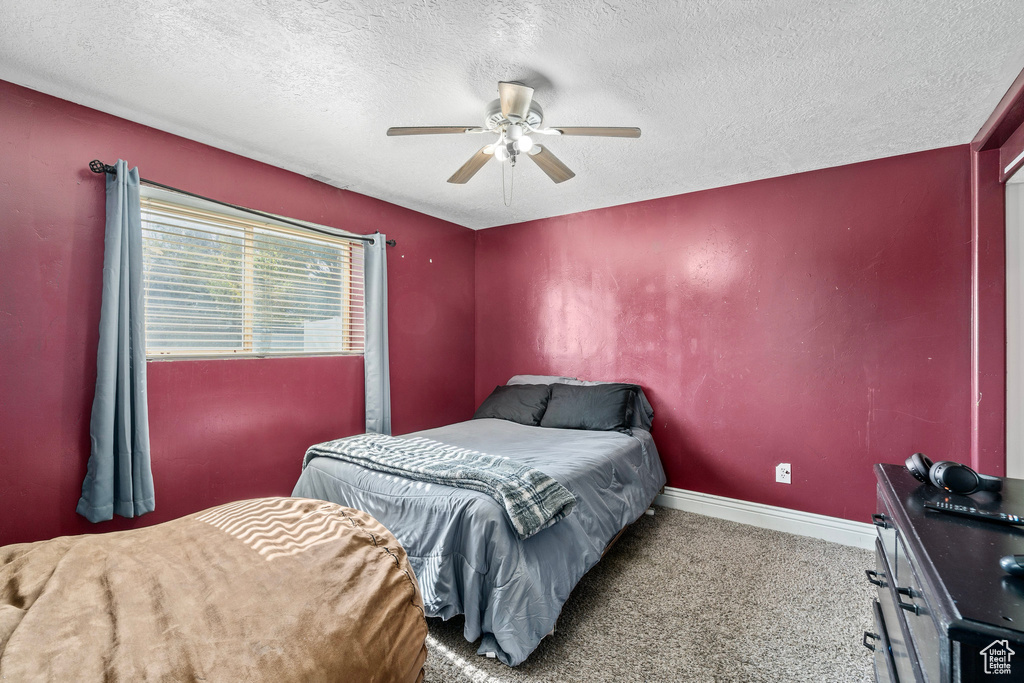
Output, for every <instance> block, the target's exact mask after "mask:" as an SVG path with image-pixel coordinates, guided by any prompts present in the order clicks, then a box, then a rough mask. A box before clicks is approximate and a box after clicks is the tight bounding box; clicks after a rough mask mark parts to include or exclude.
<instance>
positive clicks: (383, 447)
mask: <svg viewBox="0 0 1024 683" xmlns="http://www.w3.org/2000/svg"><path fill="white" fill-rule="evenodd" d="M317 456H326V457H328V458H336V459H338V460H344V461H345V462H350V463H353V464H355V465H360V466H362V467H365V468H367V469H370V470H374V471H375V472H385V473H387V474H394V475H397V476H399V477H404V478H406V479H413V480H415V481H423V482H428V483H431V484H444V485H446V486H455V487H458V488H464V489H472V490H473V491H479V492H481V493H485V494H487V495H488V496H490V497H491V498H493V499H494V500H496V501H497V502H498V504H499V505H501V506H502V507H503V508H505V512H506V513H507V514H508V518H509V521H511V522H512V526H513V527H514V528H515V530H516V533H517V534H518V535H519V538H529V537H530V536H533V535H534V534H535V533H537V532H538V531H540V530H541V529H545V528H547V527H549V526H551V525H552V524H554V523H555V522H557V521H558V520H560V519H562V518H563V517H565V516H566V515H568V514H569V513H570V512H572V509H573V508H574V507H576V498H575V497H574V496H573V495H572V494H571V493H570V492H569V490H568V489H566V488H565V487H564V486H562V485H561V484H559V483H558V482H557V481H555V480H554V479H552V478H551V477H549V476H548V475H546V474H544V473H543V472H541V471H539V470H535V469H533V468H532V467H527V466H526V465H521V464H519V463H516V462H514V461H512V460H509V459H508V458H502V457H499V456H497V455H487V454H486V453H480V452H479V451H471V450H469V449H466V448H458V447H456V446H449V445H448V444H443V443H440V442H438V441H432V440H431V439H424V438H422V437H413V438H410V439H399V438H397V437H393V436H385V435H383V434H361V435H359V436H352V437H348V438H345V439H336V440H335V441H328V442H326V443H321V444H316V445H315V446H310V448H309V450H307V451H306V457H305V459H304V460H303V462H302V467H303V469H305V467H306V465H307V464H308V463H309V461H310V460H312V459H313V458H315V457H317Z"/></svg>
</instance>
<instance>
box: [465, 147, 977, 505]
mask: <svg viewBox="0 0 1024 683" xmlns="http://www.w3.org/2000/svg"><path fill="white" fill-rule="evenodd" d="M969 173H970V156H969V149H968V147H967V146H961V147H953V148H946V149H939V150H934V151H929V152H922V153H918V154H911V155H906V156H899V157H893V158H888V159H881V160H877V161H870V162H865V163H860V164H854V165H850V166H843V167H838V168H830V169H826V170H821V171H814V172H810V173H803V174H799V175H793V176H787V177H782V178H775V179H770V180H764V181H759V182H753V183H747V184H743V185H736V186H732V187H725V188H720V189H715V190H708V191H704V192H696V193H692V194H686V195H680V196H675V197H668V198H664V199H658V200H653V201H648V202H641V203H636V204H629V205H625V206H618V207H613V208H609V209H602V210H598V211H590V212H586V213H580V214H573V215H569V216H563V217H558V218H551V219H547V220H541V221H534V222H531V223H524V224H519V225H514V226H506V227H501V228H495V229H491V230H484V231H481V232H479V233H477V237H476V239H477V251H476V301H477V311H476V352H477V356H476V399H477V401H478V402H479V401H480V400H482V399H483V398H484V397H485V396H486V395H487V393H488V392H489V391H490V390H491V389H493V387H494V386H495V385H496V384H501V383H504V382H505V380H507V379H508V378H509V376H511V375H513V374H516V373H537V374H567V375H575V376H579V377H581V378H586V379H604V380H612V379H616V380H628V381H634V382H638V383H640V384H642V385H643V386H644V388H645V390H646V391H647V393H648V396H649V398H650V400H651V402H652V403H653V405H654V408H655V411H656V415H655V423H656V424H655V427H654V435H655V438H656V441H657V444H658V448H659V450H660V451H661V455H662V460H663V461H664V464H665V468H666V470H667V472H668V478H669V485H671V486H675V487H679V488H685V489H691V490H696V491H703V492H707V493H712V494H718V495H723V496H728V497H732V498H741V499H746V500H751V501H756V502H761V503H767V504H771V505H779V506H783V507H787V508H794V509H798V510H805V511H809V512H816V513H820V514H825V515H833V516H837V517H845V518H848V519H855V520H860V521H867V520H868V516H869V515H870V514H871V512H872V511H873V510H874V477H873V474H872V469H871V465H872V464H873V463H876V462H902V461H903V459H904V458H905V457H906V456H908V455H909V454H911V453H912V452H914V451H918V450H920V451H924V452H925V453H928V454H929V455H930V456H931V457H932V458H933V459H936V460H937V459H947V458H948V459H954V460H960V461H966V460H968V457H969V446H970V443H969V441H970V438H969V433H970V414H969V399H968V397H969V389H970V380H969V377H970V339H971V335H970V310H971V309H970V274H971V259H970V244H969V242H970V238H971V221H970V201H969V191H970V187H969ZM779 462H789V463H792V465H793V483H792V484H791V485H783V484H776V483H774V467H775V465H776V464H777V463H779Z"/></svg>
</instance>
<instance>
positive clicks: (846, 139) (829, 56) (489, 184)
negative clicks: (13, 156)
mask: <svg viewBox="0 0 1024 683" xmlns="http://www.w3.org/2000/svg"><path fill="white" fill-rule="evenodd" d="M0 19H2V21H0V78H2V79H4V80H9V81H13V82H15V83H18V84H21V85H26V86H28V87H30V88H34V89H36V90H41V91H43V92H46V93H50V94H53V95H56V96H58V97H62V98H64V99H68V100H71V101H74V102H78V103H81V104H84V105H87V106H89V107H93V108H96V109H100V110H102V111H106V112H110V113H112V114H116V115H118V116H122V117H125V118H127V119H131V120H133V121H138V122H140V123H144V124H147V125H150V126H154V127H156V128H160V129H163V130H166V131H170V132H172V133H177V134H180V135H183V136H185V137H188V138H192V139H195V140H199V141H201V142H205V143H208V144H211V145H214V146H216V147H220V148H223V149H226V150H230V151H232V152H236V153H239V154H243V155H245V156H249V157H252V158H254V159H259V160H261V161H266V162H268V163H272V164H275V165H278V166H282V167H284V168H287V169H290V170H293V171H296V172H298V173H302V174H305V175H309V176H314V177H317V178H319V179H326V182H329V183H331V184H333V185H337V186H339V187H347V188H348V189H351V190H353V191H356V192H360V193H363V194H367V195H370V196H373V197H379V198H381V199H384V200H386V201H389V202H393V203H395V204H400V205H402V206H406V207H409V208H412V209H415V210H417V211H421V212H423V213H427V214H430V215H433V216H438V217H441V218H444V219H447V220H450V221H453V222H455V223H458V224H461V225H465V226H468V227H471V228H484V227H490V226H494V225H502V224H506V223H516V222H520V221H524V220H530V219H534V218H542V217H547V216H555V215H561V214H567V213H573V212H577V211H583V210H587V209H593V208H598V207H603V206H610V205H614V204H623V203H626V202H634V201H639V200H643V199H652V198H655V197H662V196H667V195H673V194H680V193H683V192H690V191H693V190H699V189H704V188H709V187H716V186H721V185H728V184H733V183H738V182H744V181H748V180H754V179H758V178H766V177H771V176H779V175H785V174H789V173H794V172H799V171H806V170H811V169H815V168H823V167H827V166H835V165H839V164H845V163H851V162H855V161H862V160H866V159H873V158H878V157H884V156H890V155H893V154H901V153H906V152H914V151H918V150H923V149H930V148H934V147H941V146H945V145H952V144H960V143H965V142H969V141H970V140H971V138H972V137H973V136H974V134H975V133H976V132H977V130H978V129H979V128H980V127H981V125H982V123H984V121H985V119H986V118H987V116H988V114H989V113H990V112H991V111H992V109H993V108H994V107H995V105H996V103H997V102H998V101H999V99H1000V97H1001V96H1002V95H1003V93H1004V92H1005V91H1006V89H1007V88H1008V87H1009V85H1010V84H1011V82H1012V81H1013V79H1014V77H1015V76H1016V75H1017V73H1018V72H1019V71H1020V70H1021V68H1022V67H1024V41H1021V40H1020V36H1021V35H1022V33H1024V2H1021V0H989V1H987V2H978V1H969V0H951V1H948V2H935V1H932V2H923V1H920V0H918V1H914V0H901V1H900V2H892V1H891V0H886V1H877V2H864V1H854V0H832V1H830V2H821V1H819V0H779V1H777V2H750V1H749V0H724V1H723V0H691V1H688V2H682V1H680V2H667V1H662V0H659V1H657V2H653V3H652V2H639V1H617V0H603V1H602V0H596V1H595V0H587V1H584V0H565V1H563V2H542V1H540V0H533V1H523V0H505V1H504V2H500V3H485V2H443V1H442V0H404V1H398V2H385V1H382V0H374V1H372V2H369V1H368V2H352V1H346V0H216V1H214V0H177V1H175V0H144V1H142V0H120V1H119V2H110V1H109V0H78V1H77V2H71V1H57V0H34V1H32V2H26V1H25V0H0ZM499 80H519V81H522V82H524V83H526V84H527V85H530V86H533V87H534V88H536V94H535V98H536V99H537V101H539V102H540V103H541V104H542V105H543V107H544V111H545V117H546V118H545V123H546V124H549V125H567V126H639V127H640V128H642V129H643V137H641V138H640V139H638V140H630V139H608V138H578V137H577V138H557V139H550V140H548V139H545V144H547V146H548V147H549V149H551V151H552V152H554V153H555V154H556V155H558V156H559V157H560V158H561V159H562V160H563V161H564V162H565V163H566V164H567V165H568V166H569V167H571V168H572V169H573V170H574V171H575V172H576V177H575V178H574V179H572V180H570V181H568V182H565V183H562V184H560V185H555V184H553V183H552V182H551V181H550V180H549V179H548V178H547V177H546V176H545V175H544V174H543V173H542V172H541V171H540V169H539V168H537V167H536V166H534V165H533V164H532V163H530V162H528V161H523V162H522V163H521V164H520V165H519V166H518V167H517V168H516V169H515V175H514V194H513V197H512V205H511V207H506V206H505V205H504V202H503V199H502V173H501V166H499V164H498V163H496V162H494V161H492V162H491V163H489V164H488V165H487V166H485V167H484V169H483V170H482V171H481V172H480V173H479V174H478V175H477V176H476V177H475V178H473V179H472V180H471V181H470V182H469V184H467V185H463V186H459V185H450V184H448V183H446V182H445V180H446V179H447V178H448V176H450V175H451V174H452V173H453V172H454V171H455V169H457V168H458V167H459V166H460V165H461V164H462V163H463V162H464V161H465V160H466V159H468V158H469V157H470V155H472V154H473V153H474V152H475V151H476V150H477V149H478V148H479V147H480V146H481V145H482V144H484V142H485V141H486V140H484V138H483V137H482V136H477V135H462V136H450V135H449V136H424V137H400V138H389V137H385V134H384V132H385V130H386V129H387V128H388V126H419V125H461V124H470V125H479V124H480V123H481V122H482V119H483V111H484V106H485V105H486V103H487V102H489V101H490V100H492V99H494V98H495V97H497V90H496V89H497V82H498V81H499ZM85 161H87V160H83V163H84V162H85ZM129 161H131V160H129ZM506 180H507V179H506ZM192 189H196V190H200V191H201V188H192Z"/></svg>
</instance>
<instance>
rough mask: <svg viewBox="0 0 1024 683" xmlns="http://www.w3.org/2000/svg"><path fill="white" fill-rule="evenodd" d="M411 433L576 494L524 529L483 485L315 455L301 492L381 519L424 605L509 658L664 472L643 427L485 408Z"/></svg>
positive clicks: (487, 649)
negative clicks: (461, 623)
mask: <svg viewBox="0 0 1024 683" xmlns="http://www.w3.org/2000/svg"><path fill="white" fill-rule="evenodd" d="M406 436H410V437H411V436H421V437H425V438H428V439H433V440H435V441H440V442H442V443H446V444H451V445H454V446H459V447H462V448H470V449H473V450H478V451H482V452H484V453H491V454H493V455H498V456H503V457H506V458H511V459H513V460H516V461H518V462H521V463H523V464H525V465H528V466H530V467H533V468H536V469H538V470H540V471H542V472H544V473H545V474H547V475H549V476H551V477H552V478H553V479H555V480H556V481H558V482H559V483H560V484H562V485H563V486H565V487H566V488H567V489H568V490H569V491H570V492H571V493H572V494H573V495H574V496H575V497H576V501H577V505H576V509H575V510H574V511H573V512H572V514H570V515H569V516H568V517H566V518H565V519H563V520H561V521H560V522H558V523H557V524H555V525H553V526H551V527H548V528H547V529H544V530H543V531H540V532H539V533H537V534H535V535H534V536H532V537H530V538H528V539H525V540H521V539H519V538H518V536H517V534H516V532H515V530H514V529H513V528H512V525H511V524H510V522H509V520H508V517H507V516H506V514H505V511H504V509H503V508H502V507H501V506H500V505H499V504H498V503H497V502H495V501H494V500H493V499H492V498H490V497H489V496H487V495H486V494H483V493H480V492H477V491H471V490H465V489H456V488H452V487H449V486H444V485H440V484H429V483H424V482H415V481H411V480H408V479H404V478H401V477H396V476H393V475H388V474H383V473H380V472H373V471H371V470H368V469H365V468H363V467H360V466H358V465H354V464H351V463H347V462H343V461H340V460H334V459H331V458H314V459H313V460H311V461H310V462H309V464H308V466H307V467H306V468H305V469H304V470H303V472H302V475H301V476H300V477H299V481H298V483H297V484H296V485H295V490H294V491H293V492H292V495H294V496H302V497H306V498H319V499H322V500H329V501H333V502H336V503H340V504H342V505H347V506H349V507H354V508H357V509H359V510H363V511H365V512H368V513H369V514H370V515H372V516H373V517H375V518H376V519H377V520H379V521H380V522H381V523H382V524H384V526H385V527H387V528H388V529H389V530H390V531H391V532H392V533H393V534H394V535H395V537H396V538H397V539H398V540H399V542H401V544H402V546H403V547H404V548H405V550H406V553H407V554H408V556H409V561H410V563H411V565H412V567H413V570H414V571H415V572H416V577H417V579H418V580H419V583H420V588H421V590H422V592H423V602H424V606H425V608H426V613H427V615H428V616H438V617H442V618H444V619H448V618H450V617H452V616H454V615H456V614H464V615H465V619H466V623H465V630H464V635H465V637H466V639H467V640H469V641H470V642H475V641H476V640H477V639H478V638H481V637H482V641H481V644H480V647H479V650H478V651H479V653H480V654H488V653H493V654H494V655H495V656H496V657H498V659H500V660H501V661H502V662H504V663H506V664H509V665H511V666H515V665H516V664H519V663H520V662H522V661H523V660H524V659H526V657H527V656H529V654H530V653H531V652H532V651H533V650H534V648H536V647H537V645H538V644H539V643H540V641H541V639H542V638H543V637H544V636H545V635H547V634H548V633H550V632H551V631H552V630H553V629H554V626H555V621H556V620H557V618H558V614H559V613H560V612H561V609H562V605H563V604H564V603H565V601H566V599H567V598H568V597H569V593H570V592H571V591H572V589H573V587H574V586H575V585H576V584H577V582H579V580H580V578H582V576H583V575H584V574H585V573H586V572H587V570H588V569H590V568H591V567H592V566H594V565H595V564H596V563H597V561H598V560H599V559H601V554H602V552H603V551H604V549H605V547H606V546H607V545H608V543H609V542H610V541H611V540H612V539H613V538H614V537H615V535H616V534H617V533H618V532H619V530H621V529H622V527H624V526H625V525H627V524H629V523H630V522H633V521H634V520H635V519H636V518H637V517H639V516H640V515H641V514H643V512H644V510H645V509H646V508H647V506H648V505H649V504H650V503H651V501H652V500H653V499H654V497H655V495H656V494H657V493H658V490H659V489H660V488H661V487H662V486H663V485H664V484H665V473H664V470H663V469H662V466H661V460H660V459H659V457H658V452H657V449H656V448H655V447H654V441H653V440H652V439H651V436H650V434H649V433H648V432H645V431H643V430H641V429H634V430H633V436H629V435H626V434H621V433H618V432H595V431H584V430H574V429H548V428H543V427H527V426H524V425H520V424H516V423H514V422H507V421H505V420H490V419H485V420H470V421H469V422H460V423H457V424H453V425H448V426H446V427H440V428H437V429H430V430H426V431H422V432H416V433H414V434H409V435H406Z"/></svg>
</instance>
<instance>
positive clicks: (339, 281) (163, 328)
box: [142, 187, 364, 358]
mask: <svg viewBox="0 0 1024 683" xmlns="http://www.w3.org/2000/svg"><path fill="white" fill-rule="evenodd" d="M253 218H254V217H253V216H251V215H248V214H245V213H244V212H241V211H235V210H234V209H230V208H226V207H221V206H219V205H217V204H214V203H212V202H203V201H201V200H195V199H192V198H191V197H187V196H185V195H178V194H175V193H172V192H164V191H161V190H157V189H155V188H150V187H144V188H143V197H142V260H143V273H144V280H145V296H146V354H147V356H148V357H150V358H168V357H197V356H200V357H202V356H205V357H209V356H296V355H326V354H360V353H362V352H363V329H364V328H363V243H362V242H361V241H359V240H353V239H348V238H346V237H344V236H341V235H339V236H334V235H327V234H322V233H319V232H315V231H313V230H302V229H301V228H295V227H290V226H287V225H286V224H284V223H280V224H276V223H273V222H272V221H270V220H269V219H267V220H263V219H261V218H257V219H256V220H253Z"/></svg>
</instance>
